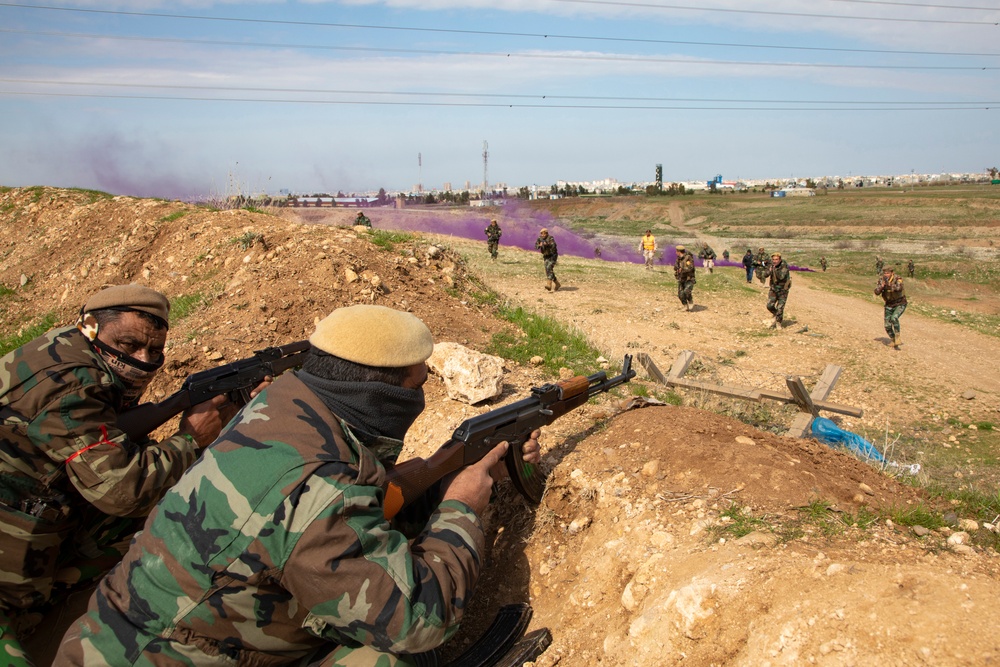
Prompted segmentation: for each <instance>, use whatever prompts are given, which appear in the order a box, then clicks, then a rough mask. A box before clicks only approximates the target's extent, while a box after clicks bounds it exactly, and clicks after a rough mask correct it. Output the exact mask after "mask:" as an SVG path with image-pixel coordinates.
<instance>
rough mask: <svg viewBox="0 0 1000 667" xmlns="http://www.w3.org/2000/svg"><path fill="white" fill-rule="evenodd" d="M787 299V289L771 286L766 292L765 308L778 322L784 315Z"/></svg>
mask: <svg viewBox="0 0 1000 667" xmlns="http://www.w3.org/2000/svg"><path fill="white" fill-rule="evenodd" d="M786 301H788V290H786V289H775V288H774V287H772V288H771V289H770V291H769V292H768V293H767V309H768V310H769V311H770V312H771V314H772V315H774V317H775V319H776V320H778V322H781V320H782V319H784V317H785V302H786Z"/></svg>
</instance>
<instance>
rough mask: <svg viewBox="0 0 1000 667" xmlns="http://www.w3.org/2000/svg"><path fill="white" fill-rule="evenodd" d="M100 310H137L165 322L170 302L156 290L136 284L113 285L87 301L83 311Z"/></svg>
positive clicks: (168, 313) (167, 317)
mask: <svg viewBox="0 0 1000 667" xmlns="http://www.w3.org/2000/svg"><path fill="white" fill-rule="evenodd" d="M102 308H119V309H122V308H125V309H128V310H139V311H142V312H144V313H149V314H150V315H156V316H157V317H159V318H160V319H161V320H163V321H164V322H167V321H168V319H169V315H170V302H169V301H167V297H165V296H163V295H162V294H160V293H159V292H157V291H156V290H153V289H150V288H148V287H143V286H142V285H137V284H136V283H130V284H128V285H115V286H114V287H108V288H107V289H103V290H101V291H100V292H98V293H97V294H95V295H94V296H92V297H90V298H89V299H87V303H85V304H83V311H84V312H85V313H89V312H92V311H95V310H101V309H102Z"/></svg>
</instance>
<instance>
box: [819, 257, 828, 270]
mask: <svg viewBox="0 0 1000 667" xmlns="http://www.w3.org/2000/svg"><path fill="white" fill-rule="evenodd" d="M819 265H820V268H822V269H823V270H824V271H826V257H820V258H819Z"/></svg>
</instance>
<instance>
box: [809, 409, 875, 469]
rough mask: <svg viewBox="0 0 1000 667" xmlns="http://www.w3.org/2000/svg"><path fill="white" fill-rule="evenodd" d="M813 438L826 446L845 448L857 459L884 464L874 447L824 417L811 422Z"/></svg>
mask: <svg viewBox="0 0 1000 667" xmlns="http://www.w3.org/2000/svg"><path fill="white" fill-rule="evenodd" d="M812 434H813V437H814V438H816V439H817V440H819V441H820V442H822V443H825V444H827V445H831V446H834V445H837V446H841V447H847V448H848V449H849V450H851V451H852V452H854V453H855V454H856V455H858V456H859V457H861V458H863V459H866V460H871V461H878V462H879V463H884V462H885V458H883V457H882V455H881V454H880V453H879V451H878V450H877V449H875V445H873V444H872V443H870V442H868V441H867V440H865V439H864V438H862V437H861V436H860V435H858V434H857V433H851V432H850V431H845V430H844V429H842V428H840V427H839V426H837V425H836V424H834V423H833V422H832V421H830V420H829V419H827V418H826V417H816V418H815V419H813V421H812Z"/></svg>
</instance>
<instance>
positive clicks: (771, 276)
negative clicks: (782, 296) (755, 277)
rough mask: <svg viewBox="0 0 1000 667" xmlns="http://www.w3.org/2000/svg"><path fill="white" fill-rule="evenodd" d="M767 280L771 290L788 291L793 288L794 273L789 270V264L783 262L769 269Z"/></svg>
mask: <svg viewBox="0 0 1000 667" xmlns="http://www.w3.org/2000/svg"><path fill="white" fill-rule="evenodd" d="M767 278H768V281H769V284H770V286H771V289H773V290H785V291H788V290H789V289H791V287H792V272H791V271H789V270H788V262H786V261H785V260H781V261H780V262H778V265H777V266H774V265H773V264H772V265H771V266H770V267H768V269H767Z"/></svg>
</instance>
